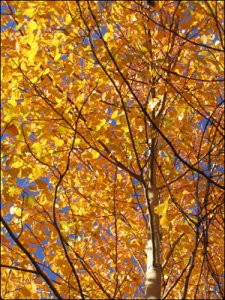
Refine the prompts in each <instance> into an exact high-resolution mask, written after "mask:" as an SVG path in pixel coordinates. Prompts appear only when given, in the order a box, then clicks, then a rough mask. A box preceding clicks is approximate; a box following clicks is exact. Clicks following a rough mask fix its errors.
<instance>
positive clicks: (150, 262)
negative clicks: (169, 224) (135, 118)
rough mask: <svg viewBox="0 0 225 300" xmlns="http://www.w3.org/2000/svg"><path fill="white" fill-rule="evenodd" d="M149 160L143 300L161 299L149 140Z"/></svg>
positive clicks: (152, 153)
mask: <svg viewBox="0 0 225 300" xmlns="http://www.w3.org/2000/svg"><path fill="white" fill-rule="evenodd" d="M149 142H150V143H149V146H150V160H149V166H148V168H147V170H146V175H147V176H146V185H145V198H146V203H147V208H148V235H147V243H146V254H147V264H146V265H147V269H146V280H145V298H146V299H161V259H160V226H159V216H158V215H157V214H155V212H154V208H155V207H156V206H157V205H158V204H159V199H158V190H157V187H156V164H155V161H156V152H157V141H156V139H154V138H153V139H151V140H150V141H149Z"/></svg>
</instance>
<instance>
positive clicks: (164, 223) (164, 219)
mask: <svg viewBox="0 0 225 300" xmlns="http://www.w3.org/2000/svg"><path fill="white" fill-rule="evenodd" d="M160 225H161V226H162V228H164V229H168V228H169V221H168V218H167V216H165V215H164V216H162V217H161V218H160Z"/></svg>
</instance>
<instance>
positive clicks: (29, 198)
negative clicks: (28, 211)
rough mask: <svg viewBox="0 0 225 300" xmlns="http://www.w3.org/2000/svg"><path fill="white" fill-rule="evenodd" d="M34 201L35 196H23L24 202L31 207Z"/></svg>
mask: <svg viewBox="0 0 225 300" xmlns="http://www.w3.org/2000/svg"><path fill="white" fill-rule="evenodd" d="M34 203H35V198H34V197H32V196H25V197H24V204H25V205H27V206H31V207H33V206H34Z"/></svg>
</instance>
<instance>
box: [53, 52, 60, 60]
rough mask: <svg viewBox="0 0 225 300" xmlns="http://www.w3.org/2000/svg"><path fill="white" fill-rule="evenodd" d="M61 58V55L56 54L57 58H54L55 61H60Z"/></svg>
mask: <svg viewBox="0 0 225 300" xmlns="http://www.w3.org/2000/svg"><path fill="white" fill-rule="evenodd" d="M60 57H61V53H58V54H56V56H55V57H54V60H55V61H57V60H59V59H60Z"/></svg>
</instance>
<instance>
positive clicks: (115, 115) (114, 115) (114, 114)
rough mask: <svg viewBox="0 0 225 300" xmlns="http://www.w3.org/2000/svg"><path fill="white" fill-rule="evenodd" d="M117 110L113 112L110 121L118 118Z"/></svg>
mask: <svg viewBox="0 0 225 300" xmlns="http://www.w3.org/2000/svg"><path fill="white" fill-rule="evenodd" d="M118 113H119V112H118V110H116V111H114V112H113V113H112V115H111V119H116V118H117V117H118Z"/></svg>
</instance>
